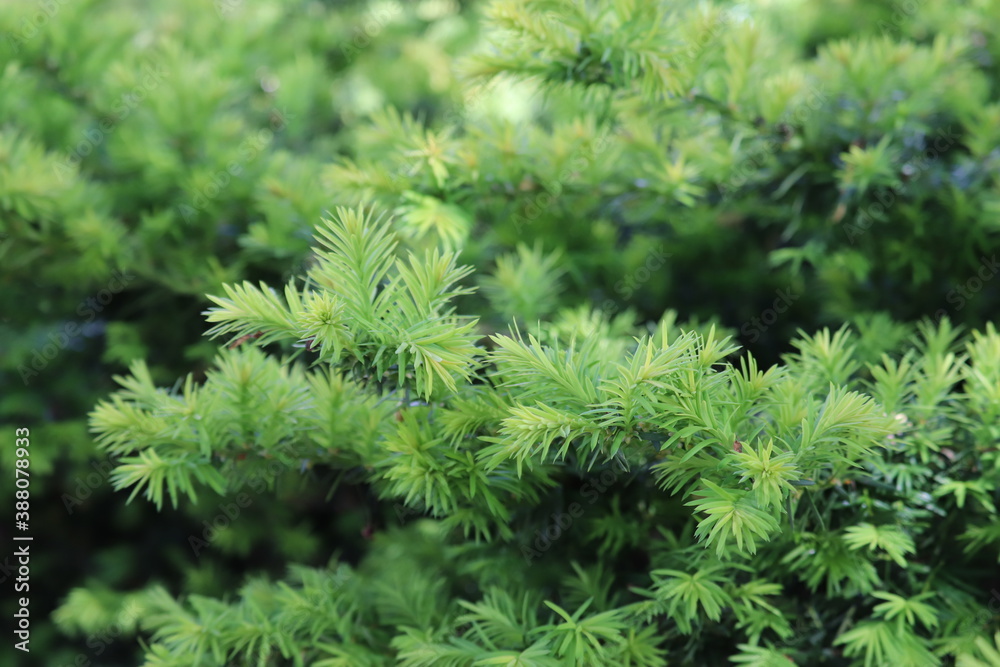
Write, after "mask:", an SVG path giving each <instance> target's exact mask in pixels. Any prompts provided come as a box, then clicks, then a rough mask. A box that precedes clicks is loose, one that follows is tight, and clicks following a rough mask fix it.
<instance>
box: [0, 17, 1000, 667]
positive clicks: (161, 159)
mask: <svg viewBox="0 0 1000 667" xmlns="http://www.w3.org/2000/svg"><path fill="white" fill-rule="evenodd" d="M525 4H530V5H531V6H532V7H533V8H534V10H536V11H537V12H541V13H544V12H549V13H548V14H545V16H548V17H549V18H548V19H546V20H537V21H536V20H526V18H525V17H526V15H527V14H526V12H524V11H523V5H525ZM633 4H634V3H631V2H628V1H627V0H615V1H614V2H560V1H548V2H532V3H524V2H514V1H503V2H493V3H487V2H457V1H453V0H418V1H413V2H402V3H398V2H376V1H373V2H318V1H313V2H277V1H271V0H268V1H265V2H246V1H244V0H218V1H216V2H214V3H208V2H199V1H196V0H179V1H170V2H168V1H166V0H152V1H149V2H138V1H136V0H79V1H74V2H47V3H46V2H42V3H16V2H5V3H4V4H3V5H2V6H0V37H2V41H3V44H0V281H2V289H0V385H2V395H0V421H2V423H3V424H4V429H5V431H8V432H9V431H10V430H11V429H12V428H14V427H16V426H23V425H29V426H31V428H32V436H33V440H34V441H35V442H36V443H37V445H36V447H35V448H34V449H33V453H32V468H31V470H32V473H33V486H32V493H33V502H32V507H33V514H32V517H33V524H34V530H35V531H36V532H35V534H36V535H37V537H36V539H37V540H38V541H39V543H44V544H46V545H47V546H46V547H45V548H43V549H39V552H38V555H37V556H36V558H37V560H35V561H34V563H33V565H34V567H36V568H37V570H36V572H37V575H36V576H37V580H38V581H40V582H42V581H44V583H42V584H40V585H41V586H42V587H43V588H42V591H41V592H40V593H39V594H38V598H35V599H37V600H38V603H37V604H38V605H39V606H38V607H35V608H34V611H35V613H36V618H41V615H42V613H43V612H44V613H48V611H49V610H51V609H53V608H55V606H56V604H57V602H58V601H59V600H60V599H62V596H63V595H64V592H65V591H66V590H69V589H70V588H72V587H73V586H76V585H81V584H84V583H86V584H87V585H88V586H89V587H90V588H91V589H93V590H96V591H100V590H102V589H104V588H108V589H110V588H115V589H119V590H121V589H133V588H137V587H139V586H142V585H144V584H145V583H148V582H149V581H150V580H152V579H156V580H157V581H165V582H168V584H169V586H170V587H171V592H174V593H176V592H179V591H182V590H183V591H185V592H197V593H202V594H206V595H217V594H222V593H223V592H225V591H227V590H230V589H231V588H232V587H233V585H234V582H238V581H240V580H241V579H242V576H243V574H244V573H245V572H246V571H251V570H252V571H268V570H271V571H275V572H279V571H283V569H284V564H285V562H286V561H288V560H294V561H295V562H299V563H313V564H323V563H325V562H326V560H327V559H328V558H329V555H330V553H331V552H332V551H333V550H334V549H336V548H340V549H346V550H348V551H350V550H355V551H356V550H360V549H362V548H363V542H362V538H361V533H362V532H363V529H364V528H365V525H364V518H363V517H364V512H363V511H361V512H360V513H359V512H358V511H348V510H356V509H358V508H362V510H363V508H364V506H365V503H366V502H368V501H367V499H365V498H363V497H358V498H339V499H338V500H337V503H333V504H330V503H326V502H325V498H324V491H323V490H322V489H319V490H317V489H316V488H314V487H310V488H295V485H294V483H293V481H289V482H288V483H287V484H285V485H284V486H280V485H279V488H281V489H282V491H281V495H280V496H279V499H278V501H277V502H274V503H266V504H265V503H260V504H259V505H255V506H254V507H252V508H251V509H250V510H248V511H249V512H251V513H252V515H253V517H254V518H253V519H252V520H246V521H243V522H242V523H241V530H240V531H228V532H227V534H226V537H224V538H220V543H219V546H220V548H218V549H213V550H212V553H210V554H205V555H203V556H202V557H200V558H199V559H197V560H196V561H194V564H193V565H192V560H191V554H190V549H189V548H188V546H187V543H186V536H187V535H188V534H189V533H190V532H191V530H192V529H193V528H192V527H197V526H199V525H200V522H201V521H202V520H203V519H205V518H206V517H207V516H209V514H212V513H213V510H214V506H213V507H201V508H199V507H196V506H193V505H182V511H181V512H179V513H164V514H157V513H156V512H155V510H154V508H153V507H152V506H150V505H148V504H146V503H136V504H130V505H124V504H123V503H122V502H120V500H121V499H120V498H119V497H113V496H112V495H111V493H110V487H109V485H108V484H107V483H106V477H107V474H106V473H104V472H101V471H103V470H106V469H107V468H108V466H107V465H106V463H107V462H106V461H103V460H102V459H101V458H100V457H98V456H97V455H96V454H95V449H94V445H93V443H92V441H91V438H90V436H89V435H88V433H87V430H86V420H85V415H86V412H87V411H88V410H89V409H90V408H91V407H92V406H93V404H94V403H95V401H96V400H97V399H98V398H100V397H101V396H103V395H105V394H107V392H108V391H110V390H111V388H112V387H113V383H112V379H111V378H112V375H114V374H115V373H120V372H122V371H123V370H124V369H125V368H126V366H127V364H128V363H129V362H131V361H132V360H133V359H140V358H141V359H145V360H147V362H148V364H149V367H150V372H151V374H152V375H153V377H154V378H155V379H156V380H157V381H159V382H172V381H173V380H174V379H175V378H176V377H178V376H180V375H182V374H183V373H186V372H188V371H191V370H192V369H194V370H195V374H196V377H197V376H199V374H203V372H204V370H205V369H206V368H207V366H208V364H209V363H210V360H211V357H212V356H213V354H214V352H215V350H216V346H215V344H213V343H210V342H208V341H206V340H205V339H204V338H203V337H202V333H203V332H204V330H205V329H206V328H207V327H206V325H205V324H204V321H203V317H202V311H203V310H204V309H205V308H206V307H207V306H208V305H209V302H208V301H207V299H206V298H205V296H204V295H205V294H206V293H219V291H220V287H221V285H222V284H223V283H225V282H237V281H241V280H244V279H247V280H251V281H258V280H266V281H268V282H270V283H272V284H279V283H281V282H283V281H285V280H287V278H288V277H290V276H292V275H295V274H297V273H300V272H301V270H302V269H303V267H304V266H306V265H307V264H308V261H309V248H310V242H311V241H310V239H311V230H312V227H313V225H314V224H315V223H316V222H317V220H318V218H319V217H320V215H321V214H322V212H323V211H325V210H329V209H332V208H333V207H334V206H337V205H342V204H355V203H361V202H363V203H365V204H372V205H374V206H376V207H377V208H378V209H379V210H382V211H386V212H391V213H394V214H395V218H394V224H395V225H396V229H397V232H398V235H399V238H400V239H401V240H402V241H404V242H405V243H406V244H408V245H410V246H411V247H413V248H414V249H417V248H421V247H431V246H434V245H437V244H438V243H442V242H443V243H445V244H451V245H452V246H455V247H461V248H462V249H463V261H465V262H467V263H470V264H473V265H475V266H477V267H478V268H480V269H481V270H484V271H489V272H491V275H490V276H489V277H488V278H485V279H483V280H482V287H483V289H481V290H480V291H479V292H478V293H476V294H475V295H472V296H468V297H464V301H463V302H462V306H461V307H460V310H462V311H465V312H492V313H495V314H496V317H495V318H492V319H491V318H489V317H487V318H486V319H485V321H484V323H483V325H482V327H483V331H484V333H485V332H489V331H492V330H495V329H497V328H500V327H503V326H506V324H505V323H506V322H507V319H508V318H509V317H518V318H520V319H522V320H524V321H525V322H526V323H528V324H530V322H531V321H532V320H534V319H539V318H541V319H545V318H548V317H551V316H552V315H553V314H554V313H555V312H557V311H558V310H559V309H560V308H562V307H568V306H576V305H579V304H580V303H593V304H596V305H598V306H599V307H601V308H603V309H604V310H606V311H608V312H614V313H617V312H623V311H625V310H626V309H631V311H630V314H632V315H635V317H636V318H637V319H639V320H656V319H658V318H659V317H660V316H661V315H662V313H663V311H664V310H665V309H667V308H674V309H676V310H677V311H678V312H679V313H681V315H682V316H684V317H696V318H700V319H701V320H713V321H717V322H720V323H721V324H723V325H725V326H726V327H728V328H729V329H730V330H731V331H732V332H733V333H735V334H736V335H737V336H738V340H739V342H741V343H743V344H744V345H746V346H748V347H749V349H751V350H752V351H753V352H754V353H755V354H757V355H758V358H760V359H762V360H764V361H766V362H773V361H775V360H777V358H778V356H779V355H780V354H781V353H784V352H786V351H788V349H789V348H788V341H789V340H790V339H791V337H792V335H793V333H794V331H795V330H796V329H798V328H803V329H805V330H808V331H811V330H814V329H816V328H817V327H820V326H823V325H838V324H839V323H841V322H844V321H846V320H859V318H860V322H861V326H862V327H864V326H867V327H869V328H872V327H877V326H882V330H883V333H884V335H886V336H891V335H892V334H893V329H892V327H891V326H889V325H887V324H885V322H886V321H885V320H882V319H878V318H872V317H871V316H870V314H871V313H875V312H882V313H886V314H887V315H889V316H891V317H892V318H894V319H896V320H902V321H912V320H916V319H918V318H920V317H922V316H931V317H937V316H940V315H942V314H947V316H948V317H949V318H951V320H952V321H954V322H957V323H960V324H965V325H970V326H979V325H981V324H982V323H983V322H985V321H987V320H988V319H990V318H991V317H995V315H996V313H997V312H1000V289H998V284H997V282H996V281H991V280H990V279H989V278H992V274H990V270H991V269H990V267H991V266H993V267H994V268H993V269H992V271H994V272H995V271H996V270H997V269H996V267H995V266H994V264H995V262H992V260H991V258H992V257H993V254H994V253H995V252H996V249H997V247H998V243H997V239H998V234H1000V149H998V145H1000V104H998V101H997V100H998V91H997V86H998V83H1000V80H998V76H997V62H998V61H997V59H998V57H1000V39H998V35H997V31H998V30H1000V2H997V1H996V0H970V1H969V2H962V3H954V2H947V1H945V0H913V1H901V2H887V1H877V2H871V1H862V0H823V1H817V2H807V1H806V0H773V1H772V0H767V1H765V0H757V1H755V2H747V3H740V4H735V3H725V2H718V3H714V4H712V5H705V4H702V3H696V2H688V1H682V2H676V3H662V4H659V3H640V4H646V5H648V6H649V7H650V12H651V13H650V14H649V16H647V17H645V20H643V21H636V22H633V23H629V24H625V25H620V24H616V23H615V21H614V16H615V15H616V12H615V11H612V9H614V10H618V9H621V8H622V7H626V6H631V5H633ZM602 8H604V9H606V10H607V11H606V13H605V12H602ZM553 17H554V18H553ZM651 25H657V26H660V27H661V29H659V30H656V31H652V32H650V30H649V28H650V26H651ZM650 34H653V35H655V40H652V41H650V39H648V35H650ZM991 262H992V263H991ZM987 275H989V277H985V276H987ZM783 295H784V296H783ZM789 295H790V296H789ZM781 298H784V299H786V301H787V302H788V309H789V310H788V312H787V313H784V314H782V315H781V316H780V317H777V318H775V321H774V323H773V325H772V324H768V323H767V320H766V319H765V320H764V322H763V323H762V324H763V325H760V324H755V323H754V321H755V320H754V318H760V316H761V314H762V313H765V312H766V311H767V310H768V309H769V308H772V304H774V303H775V300H776V299H781ZM880 323H881V324H880ZM70 332H75V333H74V334H73V335H70ZM2 457H3V461H4V463H5V464H10V463H11V462H12V457H13V454H12V452H11V450H9V449H7V448H4V449H3V454H2ZM88 475H90V476H91V477H90V479H94V480H96V482H95V483H94V484H90V483H89V482H88V481H87V480H88ZM94 475H96V477H94ZM293 479H294V475H290V476H289V480H293ZM4 485H5V493H6V492H7V490H6V486H7V485H9V480H5V481H4ZM75 501H79V502H75ZM338 503H339V504H338ZM343 503H351V504H350V505H349V506H344V505H343ZM154 517H155V518H154ZM331 522H333V523H334V524H335V525H336V526H337V529H336V530H334V531H332V534H331V531H330V530H329V526H330V524H331ZM70 554H79V555H78V556H75V557H73V558H70V557H69V555H70ZM43 572H44V573H45V575H43V574H42V573H43ZM99 597H100V596H99V595H97V596H95V598H94V599H93V600H90V601H89V602H88V604H91V605H92V606H93V610H94V612H93V613H94V614H99V613H100V611H99V610H100V605H99ZM95 618H97V616H95ZM87 623H90V624H91V625H87ZM69 625H72V624H69ZM35 627H36V630H37V633H38V634H36V635H34V638H35V639H36V640H37V645H38V646H47V647H49V648H48V649H47V650H48V651H50V653H48V654H47V655H46V656H45V660H44V661H43V662H40V663H38V664H51V665H55V664H63V663H66V664H69V663H70V662H71V661H72V660H73V659H74V658H75V656H76V655H77V654H78V653H80V651H81V650H83V651H84V652H88V651H89V653H88V655H89V656H90V657H91V659H94V660H95V664H130V663H129V657H130V655H131V653H130V651H131V648H130V645H129V646H124V645H123V642H118V643H112V644H111V645H110V647H109V648H108V649H107V651H108V652H107V653H105V654H104V655H103V656H101V657H100V658H95V657H94V655H93V650H92V649H89V648H87V649H81V647H80V643H79V642H73V641H70V640H68V639H67V638H66V637H62V636H60V635H57V634H56V632H55V630H54V629H53V628H52V626H51V625H49V624H46V623H41V622H39V623H37V625H36V626H35ZM88 627H90V628H97V627H101V624H100V623H99V622H98V621H96V620H93V621H86V622H83V621H81V622H80V624H79V627H78V628H77V629H78V630H86V629H87V628H88ZM116 661H118V662H116Z"/></svg>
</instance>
